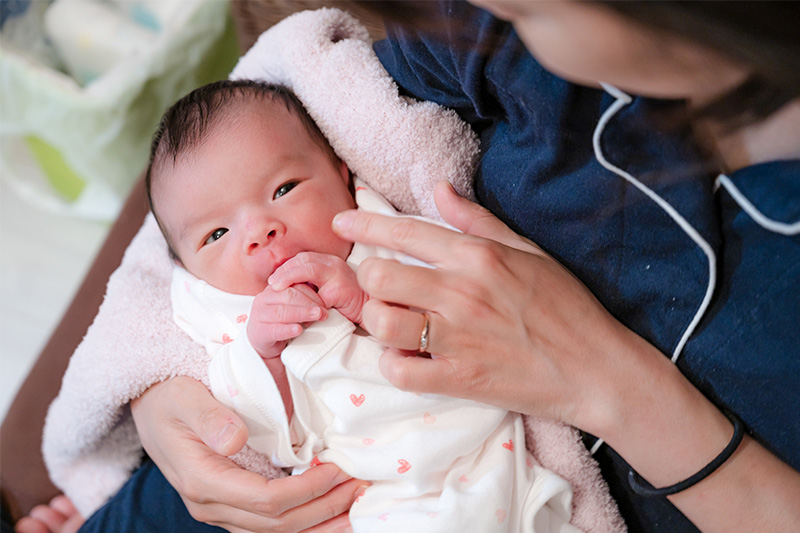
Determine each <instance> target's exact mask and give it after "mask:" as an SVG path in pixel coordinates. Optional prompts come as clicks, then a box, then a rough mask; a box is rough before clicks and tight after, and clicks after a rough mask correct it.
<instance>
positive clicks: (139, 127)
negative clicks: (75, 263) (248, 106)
mask: <svg viewBox="0 0 800 533" xmlns="http://www.w3.org/2000/svg"><path fill="white" fill-rule="evenodd" d="M238 56H239V49H238V45H237V39H236V34H235V30H234V27H233V22H232V18H231V16H230V5H229V3H228V2H227V1H226V0H117V1H109V0H55V1H51V0H3V1H2V2H0V174H1V175H2V178H3V179H6V180H7V181H8V183H9V184H10V186H11V187H12V188H13V189H14V190H15V191H16V192H17V193H19V194H20V195H22V196H23V197H25V198H26V199H28V200H30V201H32V202H34V203H36V204H39V205H41V206H44V207H46V208H48V209H51V210H54V211H57V212H60V213H66V214H71V215H75V216H79V217H84V218H89V219H97V220H109V221H110V220H113V219H114V218H115V217H116V215H117V213H118V212H119V209H120V207H121V205H122V203H123V202H124V200H125V198H126V197H127V195H128V192H129V190H130V188H131V186H132V185H133V183H134V182H135V181H136V178H137V177H138V176H139V175H140V174H141V173H142V171H143V169H144V168H145V165H146V164H147V159H148V155H149V148H150V140H151V138H152V135H153V132H154V131H155V129H156V127H157V125H158V121H159V119H160V117H161V115H162V114H163V112H164V111H165V110H166V108H167V107H168V106H169V105H170V104H172V103H173V102H174V101H175V100H176V99H178V98H179V97H180V96H182V95H184V94H185V93H187V92H189V91H190V90H192V89H193V88H195V87H198V86H200V85H203V84H205V83H208V82H211V81H214V80H218V79H222V78H225V77H227V75H228V73H229V72H230V70H231V69H232V68H233V65H234V64H235V62H236V59H237V58H238Z"/></svg>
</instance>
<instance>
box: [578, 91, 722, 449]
mask: <svg viewBox="0 0 800 533" xmlns="http://www.w3.org/2000/svg"><path fill="white" fill-rule="evenodd" d="M602 86H603V89H605V91H606V92H607V93H609V94H610V95H611V96H613V97H614V98H616V101H615V102H614V103H613V104H611V105H610V106H609V108H608V109H606V110H605V112H604V113H603V115H602V116H601V117H600V120H599V121H598V122H597V127H596V128H595V130H594V135H593V136H592V145H593V147H594V155H595V158H596V159H597V161H598V162H599V163H600V164H601V165H602V166H603V167H605V168H606V169H607V170H609V171H611V172H613V173H614V174H616V175H618V176H620V177H621V178H623V179H625V180H626V181H627V182H628V183H630V184H631V185H633V186H634V187H636V188H637V189H639V190H640V191H642V192H643V193H644V194H645V195H646V196H647V197H648V198H650V199H651V200H653V201H654V202H655V203H656V204H657V205H658V206H659V207H660V208H661V209H662V210H664V212H666V213H667V214H668V215H669V216H670V218H672V220H674V221H675V223H677V224H678V226H680V228H681V229H682V230H683V231H684V233H686V234H687V235H688V236H689V237H690V238H691V239H692V240H693V241H694V242H695V243H696V244H697V246H699V247H700V249H701V250H702V251H703V253H704V254H705V255H706V258H707V259H708V286H707V287H706V293H705V296H704V297H703V300H702V302H700V306H699V307H698V308H697V311H696V312H695V315H694V317H693V318H692V320H691V322H690V323H689V325H688V326H687V327H686V329H685V330H684V332H683V335H682V336H681V338H680V340H679V341H678V344H677V346H676V347H675V350H674V351H673V352H672V358H671V360H672V362H673V363H675V362H676V361H677V360H678V358H679V357H680V355H681V352H682V351H683V348H684V346H685V345H686V342H687V341H688V340H689V337H690V336H691V335H692V333H694V330H695V328H696V327H697V324H699V323H700V320H701V319H702V318H703V315H704V314H705V312H706V310H707V309H708V306H709V304H710V303H711V296H712V295H713V294H714V287H715V286H716V282H717V256H716V255H715V254H714V250H713V249H712V248H711V245H710V244H708V242H707V241H706V240H705V239H704V238H703V237H702V236H701V235H700V233H699V232H698V231H697V230H696V229H695V228H694V227H693V226H692V225H691V224H689V222H688V221H687V220H686V219H685V218H683V216H681V214H680V213H678V212H677V211H676V210H675V208H674V207H672V206H671V205H670V204H669V203H668V202H667V201H666V200H664V199H663V198H662V197H660V196H659V195H658V194H656V193H655V192H654V191H653V190H652V189H650V188H649V187H647V186H646V185H644V184H643V183H642V182H640V181H639V180H637V179H636V178H634V177H633V176H632V175H631V174H629V173H628V172H625V171H624V170H622V169H621V168H619V167H616V166H614V165H612V164H611V163H610V162H609V161H608V160H607V159H606V158H605V155H604V154H603V150H602V148H601V146H600V137H601V136H602V135H603V130H605V127H606V125H607V124H608V122H609V121H610V120H611V118H612V117H613V116H614V115H616V114H617V112H619V110H620V109H622V108H623V107H624V106H626V105H628V104H630V103H631V101H632V99H631V97H630V96H628V95H627V94H625V93H624V92H622V91H620V90H619V89H617V88H616V87H613V86H611V85H608V84H605V83H603V84H602ZM602 445H603V440H602V439H598V441H597V442H595V444H594V446H592V449H591V450H590V451H589V453H591V454H592V455H593V454H594V453H595V452H596V451H597V450H598V449H599V448H600V446H602Z"/></svg>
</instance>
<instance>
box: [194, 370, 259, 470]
mask: <svg viewBox="0 0 800 533" xmlns="http://www.w3.org/2000/svg"><path fill="white" fill-rule="evenodd" d="M197 384H198V385H200V387H199V388H197V387H192V392H191V393H190V395H189V397H187V398H186V399H187V400H189V401H188V402H186V403H184V405H187V406H190V407H189V408H188V409H187V411H186V414H187V415H189V416H188V419H187V420H186V423H187V425H188V426H189V427H190V428H191V429H192V430H193V431H194V432H195V434H196V435H197V436H198V437H200V439H201V440H202V441H203V442H204V443H205V444H206V446H208V447H209V448H211V449H212V450H214V451H215V452H217V453H219V454H221V455H225V456H228V455H233V454H235V453H237V452H239V451H240V450H241V449H242V448H243V447H244V445H245V443H246V442H247V437H248V432H247V426H246V425H245V424H244V422H243V421H242V419H241V418H239V417H238V416H237V415H236V414H235V413H234V412H233V411H231V410H230V409H228V408H227V407H225V406H224V405H222V404H221V403H220V402H219V401H217V399H216V398H214V397H213V396H212V395H211V393H210V392H209V391H208V389H206V388H205V387H204V386H203V385H202V384H200V383H197ZM179 418H180V417H179Z"/></svg>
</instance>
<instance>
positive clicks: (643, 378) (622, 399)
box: [583, 330, 733, 487]
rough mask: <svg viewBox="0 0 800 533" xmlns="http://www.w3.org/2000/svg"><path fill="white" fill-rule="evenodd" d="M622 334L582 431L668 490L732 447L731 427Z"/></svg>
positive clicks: (641, 343)
mask: <svg viewBox="0 0 800 533" xmlns="http://www.w3.org/2000/svg"><path fill="white" fill-rule="evenodd" d="M626 332H627V334H623V335H620V336H619V341H620V342H617V343H615V344H614V346H615V348H616V350H617V351H616V353H615V354H614V356H613V359H611V364H612V365H613V366H614V367H615V369H614V371H613V373H611V375H612V376H613V378H612V379H611V380H610V383H607V384H606V386H605V387H604V393H603V396H602V397H603V398H604V400H601V401H600V402H598V406H597V408H596V409H595V410H594V411H595V412H596V413H597V414H596V415H595V416H594V420H593V422H592V423H589V424H587V425H586V427H584V428H583V429H586V430H587V431H589V432H590V433H592V434H594V435H596V436H598V437H600V438H602V439H603V440H604V441H605V442H606V443H607V444H608V445H609V446H611V447H612V448H614V450H615V451H617V453H619V454H620V455H621V456H622V457H623V458H624V459H625V460H626V461H627V462H628V463H629V464H630V465H631V466H632V467H633V468H634V469H635V470H636V471H637V473H639V475H641V476H642V477H643V478H644V479H646V480H647V481H648V482H650V483H651V484H652V485H653V486H655V487H664V486H668V485H672V484H674V483H677V482H679V481H681V480H683V479H686V478H688V477H689V476H691V475H693V474H695V473H696V472H698V471H699V470H701V469H702V468H704V467H705V466H706V465H707V464H708V463H709V462H710V461H712V460H713V459H714V458H715V457H716V456H717V455H718V454H719V453H720V451H721V450H723V449H724V448H725V446H726V445H727V444H728V442H729V441H730V438H731V436H732V434H733V424H732V423H731V422H730V420H729V419H728V418H727V417H726V416H725V414H724V413H722V412H721V411H720V410H719V409H717V408H716V406H714V404H712V403H711V402H710V401H709V400H708V399H707V398H706V397H705V396H703V394H702V393H701V392H700V391H699V390H697V389H696V388H695V387H694V385H692V383H691V382H689V380H687V379H686V378H685V376H683V374H681V372H680V371H679V370H678V368H677V367H676V366H675V365H674V364H673V363H672V362H671V361H670V360H669V359H668V358H667V357H666V356H665V355H663V354H661V353H660V352H659V351H658V350H656V349H655V348H654V347H653V346H652V345H650V344H649V343H647V342H646V341H645V340H644V339H642V338H641V337H639V336H637V335H635V334H634V333H632V332H630V331H628V330H626Z"/></svg>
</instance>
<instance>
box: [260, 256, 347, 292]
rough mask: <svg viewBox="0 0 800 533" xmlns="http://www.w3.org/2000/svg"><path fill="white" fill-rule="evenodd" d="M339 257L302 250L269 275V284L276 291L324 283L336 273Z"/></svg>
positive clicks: (319, 285) (318, 285) (340, 261)
mask: <svg viewBox="0 0 800 533" xmlns="http://www.w3.org/2000/svg"><path fill="white" fill-rule="evenodd" d="M337 261H338V262H339V263H341V264H342V265H344V261H342V260H341V259H339V258H338V257H335V256H332V255H329V254H322V253H316V252H301V253H299V254H297V255H295V256H294V257H292V258H291V259H289V260H288V261H286V262H285V263H284V264H282V265H281V266H280V267H279V268H278V269H276V270H275V272H273V273H272V275H271V276H270V277H269V284H270V286H271V287H273V288H274V289H275V290H276V291H280V290H283V289H285V288H287V287H291V286H296V285H298V284H304V283H313V284H314V285H316V286H317V287H321V286H322V285H324V284H325V283H326V282H327V281H328V280H329V279H330V278H331V276H332V275H334V273H335V267H336V266H337Z"/></svg>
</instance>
